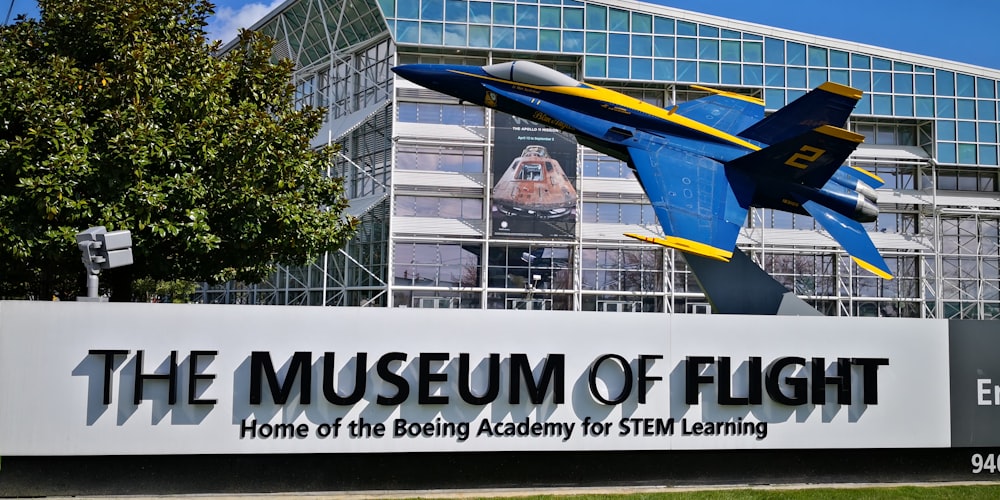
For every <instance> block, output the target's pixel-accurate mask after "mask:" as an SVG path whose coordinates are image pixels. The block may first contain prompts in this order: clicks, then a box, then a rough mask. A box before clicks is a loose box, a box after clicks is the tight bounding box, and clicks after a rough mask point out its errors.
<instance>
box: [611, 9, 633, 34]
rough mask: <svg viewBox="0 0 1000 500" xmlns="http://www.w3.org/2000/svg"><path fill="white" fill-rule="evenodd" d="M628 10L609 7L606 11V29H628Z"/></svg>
mask: <svg viewBox="0 0 1000 500" xmlns="http://www.w3.org/2000/svg"><path fill="white" fill-rule="evenodd" d="M628 19H629V12H628V11H627V10H621V9H611V10H610V11H609V12H608V29H609V30H610V31H625V32H627V31H628Z"/></svg>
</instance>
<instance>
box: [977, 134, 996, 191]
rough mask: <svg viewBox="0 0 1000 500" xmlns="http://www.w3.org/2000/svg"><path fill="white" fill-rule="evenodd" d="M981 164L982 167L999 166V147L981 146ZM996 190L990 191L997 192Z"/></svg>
mask: <svg viewBox="0 0 1000 500" xmlns="http://www.w3.org/2000/svg"><path fill="white" fill-rule="evenodd" d="M979 163H980V164H981V165H996V164H997V147H996V146H992V145H981V146H979ZM995 190H996V188H995V187H994V188H993V189H990V191H995Z"/></svg>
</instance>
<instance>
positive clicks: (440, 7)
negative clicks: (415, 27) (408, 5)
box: [420, 0, 444, 21]
mask: <svg viewBox="0 0 1000 500" xmlns="http://www.w3.org/2000/svg"><path fill="white" fill-rule="evenodd" d="M420 18H421V19H423V20H429V21H434V20H442V19H444V2H443V1H441V0H422V1H421V2H420Z"/></svg>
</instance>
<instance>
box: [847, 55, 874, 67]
mask: <svg viewBox="0 0 1000 500" xmlns="http://www.w3.org/2000/svg"><path fill="white" fill-rule="evenodd" d="M871 63H872V58H870V57H868V56H863V55H861V54H851V67H852V68H859V69H871Z"/></svg>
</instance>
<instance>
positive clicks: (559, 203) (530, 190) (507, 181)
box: [491, 112, 579, 238]
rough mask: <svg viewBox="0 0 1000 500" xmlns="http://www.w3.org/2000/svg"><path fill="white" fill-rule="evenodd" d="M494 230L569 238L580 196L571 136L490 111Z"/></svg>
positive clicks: (521, 235)
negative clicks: (491, 113)
mask: <svg viewBox="0 0 1000 500" xmlns="http://www.w3.org/2000/svg"><path fill="white" fill-rule="evenodd" d="M493 119H494V121H493V123H494V131H493V137H494V147H493V158H492V164H493V176H492V189H491V199H492V207H491V212H492V213H491V217H492V220H493V235H494V236H501V237H504V236H506V237H512V238H533V237H534V238H573V237H574V235H575V234H576V218H577V217H576V215H577V203H578V200H579V196H578V194H577V190H576V163H577V158H576V140H575V139H574V138H573V136H571V135H569V134H565V133H562V132H559V131H558V130H556V129H554V128H547V127H543V126H541V125H538V124H537V123H534V122H530V121H527V120H524V119H521V118H518V117H515V116H511V115H508V114H506V113H500V112H497V113H495V114H494V116H493Z"/></svg>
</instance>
